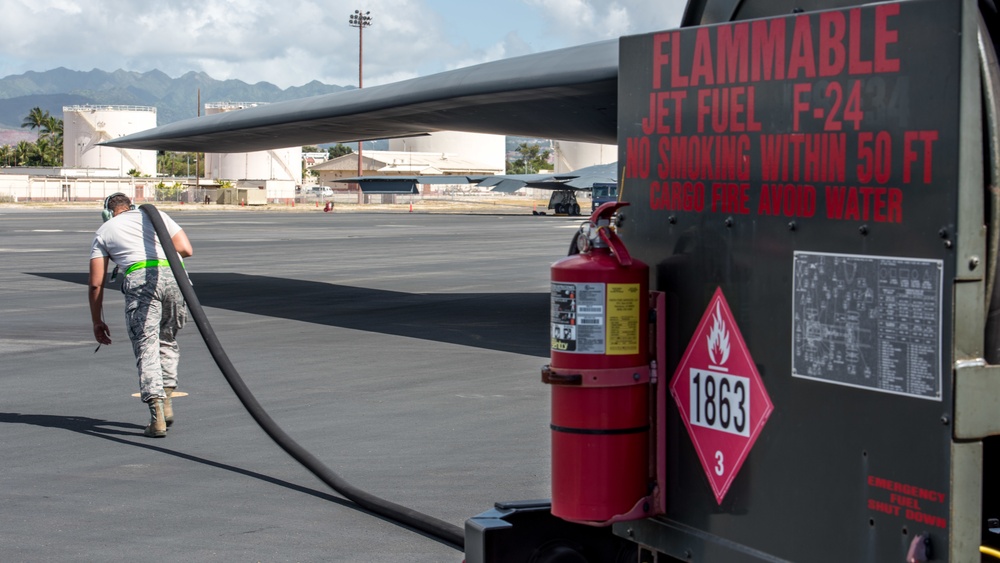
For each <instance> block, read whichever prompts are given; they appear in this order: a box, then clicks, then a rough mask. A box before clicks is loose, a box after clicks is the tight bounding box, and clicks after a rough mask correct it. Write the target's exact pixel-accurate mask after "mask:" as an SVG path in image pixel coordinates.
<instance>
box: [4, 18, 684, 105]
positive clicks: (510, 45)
mask: <svg viewBox="0 0 1000 563" xmlns="http://www.w3.org/2000/svg"><path fill="white" fill-rule="evenodd" d="M355 9H360V10H362V11H366V10H367V11H370V12H371V14H372V18H373V24H372V27H370V28H367V29H366V30H365V32H364V39H365V40H364V77H365V82H364V83H365V86H374V85H377V84H384V83H389V82H395V81H398V80H403V79H407V78H412V77H415V76H423V75H427V74H433V73H435V72H441V71H444V70H450V69H452V68H459V67H464V66H469V65H471V64H477V63H481V62H486V61H491V60H497V59H501V58H508V57H511V56H518V55H524V54H529V53H534V52H539V51H547V50H550V49H556V48H560V47H567V46H572V45H580V44H583V43H589V42H592V41H598V40H602V39H608V38H613V37H618V36H621V35H625V34H633V33H645V32H649V31H654V30H658V29H669V28H673V27H676V26H677V25H678V23H679V22H680V17H681V14H682V13H683V9H684V1H683V0H614V1H610V2H608V1H602V0H508V1H506V2H496V1H493V2H486V1H477V0H465V1H461V0H365V1H360V0H358V1H350V2H345V1H339V0H334V1H330V0H284V1H280V2H279V1H276V0H161V1H145V0H142V1H139V0H4V2H3V18H0V37H3V38H4V40H3V41H2V42H0V76H8V75H11V74H21V73H23V72H26V71H30V70H34V71H45V70H49V69H52V68H57V67H66V68H69V69H72V70H84V71H86V70H91V69H94V68H97V69H100V70H106V71H114V70H117V69H124V70H130V71H137V72H147V71H149V70H153V69H159V70H162V71H163V72H166V73H167V74H168V75H170V76H174V77H176V76H180V75H181V74H184V73H185V72H188V71H192V70H193V71H204V72H207V73H208V74H209V75H211V76H212V77H213V78H216V79H238V80H243V81H245V82H250V83H254V82H258V81H267V82H271V83H273V84H276V85H278V86H280V87H282V88H287V87H289V86H300V85H302V84H305V83H307V82H310V81H312V80H319V81H321V82H325V83H327V84H339V85H348V84H357V78H358V67H357V65H358V31H357V29H356V28H352V27H350V26H348V17H349V15H350V14H351V13H353V12H354V10H355Z"/></svg>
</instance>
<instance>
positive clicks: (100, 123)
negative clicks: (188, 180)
mask: <svg viewBox="0 0 1000 563" xmlns="http://www.w3.org/2000/svg"><path fill="white" fill-rule="evenodd" d="M153 127H156V108H154V107H147V106H117V105H108V106H101V105H82V106H65V107H63V163H64V165H65V166H66V167H67V168H103V169H107V170H117V171H118V175H119V176H126V175H128V173H129V172H130V171H132V170H135V171H136V172H138V173H139V174H140V175H143V176H146V175H149V176H153V175H155V174H156V151H151V150H139V149H124V148H117V147H105V146H99V145H98V143H102V142H104V141H109V140H111V139H116V138H118V137H123V136H125V135H131V134H132V133H137V132H139V131H145V130H146V129H152V128H153ZM109 173H110V174H114V172H109Z"/></svg>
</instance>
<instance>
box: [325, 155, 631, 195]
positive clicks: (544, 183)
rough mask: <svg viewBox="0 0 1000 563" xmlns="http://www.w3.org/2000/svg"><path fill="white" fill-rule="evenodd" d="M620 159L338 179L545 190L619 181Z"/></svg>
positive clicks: (384, 189)
mask: <svg viewBox="0 0 1000 563" xmlns="http://www.w3.org/2000/svg"><path fill="white" fill-rule="evenodd" d="M617 169H618V163H616V162H612V163H608V164H597V165H594V166H587V167H585V168H580V169H578V170H574V171H572V172H565V173H559V174H555V173H547V174H499V175H496V176H462V175H447V176H442V175H428V176H358V177H353V178H340V179H337V180H333V182H334V183H341V184H360V185H361V189H362V191H364V192H365V193H369V194H379V193H384V194H392V193H395V194H399V193H417V188H416V185H417V184H475V185H477V186H479V187H481V188H492V189H491V190H490V191H493V192H498V193H514V192H516V191H517V190H519V189H521V188H539V189H543V190H572V191H583V190H590V189H591V188H592V187H593V186H594V184H596V183H615V174H616V172H617Z"/></svg>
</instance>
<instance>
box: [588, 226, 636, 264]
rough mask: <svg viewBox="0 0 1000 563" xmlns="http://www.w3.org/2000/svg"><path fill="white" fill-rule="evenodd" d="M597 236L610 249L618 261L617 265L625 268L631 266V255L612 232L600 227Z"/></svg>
mask: <svg viewBox="0 0 1000 563" xmlns="http://www.w3.org/2000/svg"><path fill="white" fill-rule="evenodd" d="M597 234H598V236H600V237H601V240H603V241H604V244H606V245H608V248H610V249H611V252H612V253H613V254H614V255H615V258H617V259H618V263H619V264H621V265H622V266H625V267H628V266H631V265H632V255H631V254H629V253H628V250H627V249H626V248H625V244H624V243H622V239H620V238H618V235H617V234H615V232H614V231H612V230H611V229H610V228H608V227H602V228H601V229H600V230H599V231H598V232H597Z"/></svg>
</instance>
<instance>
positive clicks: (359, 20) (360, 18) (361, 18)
mask: <svg viewBox="0 0 1000 563" xmlns="http://www.w3.org/2000/svg"><path fill="white" fill-rule="evenodd" d="M371 24H372V16H371V12H365V13H361V10H354V13H353V14H351V16H350V18H349V19H348V20H347V25H349V26H351V27H356V28H358V90H360V89H361V88H362V87H363V73H362V68H363V66H362V61H363V56H364V40H363V38H364V32H365V28H366V27H368V26H370V25H371ZM361 162H362V156H361V141H358V176H361V175H362V172H361ZM358 198H359V199H360V198H361V184H358Z"/></svg>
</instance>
